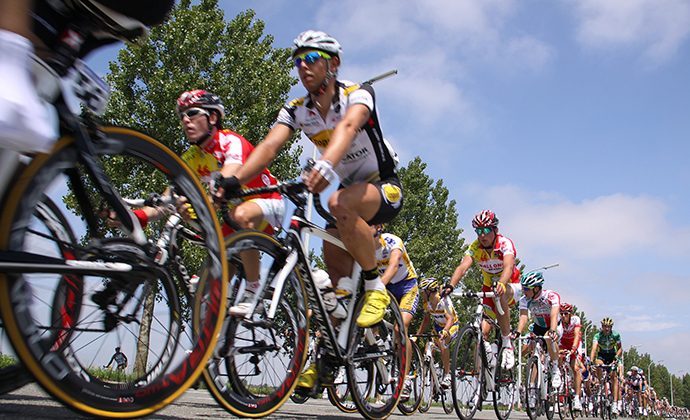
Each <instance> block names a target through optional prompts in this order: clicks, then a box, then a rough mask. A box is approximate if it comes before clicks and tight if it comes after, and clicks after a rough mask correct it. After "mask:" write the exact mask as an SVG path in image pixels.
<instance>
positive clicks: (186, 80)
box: [104, 0, 301, 179]
mask: <svg viewBox="0 0 690 420" xmlns="http://www.w3.org/2000/svg"><path fill="white" fill-rule="evenodd" d="M263 31H264V23H263V22H262V21H261V20H258V19H255V13H254V12H253V11H252V10H248V11H246V12H243V13H240V14H239V15H237V16H236V17H235V18H234V19H233V20H232V21H230V22H226V21H225V18H224V12H223V11H222V10H221V9H220V8H219V7H218V1H217V0H201V2H200V3H199V4H198V5H194V6H192V5H191V0H182V1H181V2H180V4H179V5H177V6H176V7H175V9H173V11H172V12H171V14H170V16H169V18H168V20H167V22H165V23H164V24H162V25H159V26H156V27H154V28H152V29H151V32H150V33H149V36H148V37H147V38H146V39H144V40H142V41H141V42H139V43H138V44H136V45H128V46H127V47H126V48H124V49H122V50H121V51H120V53H119V54H118V58H117V60H116V61H115V62H111V63H110V73H109V74H108V75H107V76H106V80H107V81H108V83H109V84H110V86H111V88H112V90H113V92H112V95H111V99H110V103H109V105H108V111H107V113H106V115H105V116H104V119H105V120H106V121H107V122H109V123H113V124H120V125H126V126H129V127H133V128H136V129H139V130H142V131H144V132H146V133H148V134H150V135H152V136H153V137H155V138H157V139H159V140H160V141H162V142H163V143H165V144H166V145H168V146H169V147H170V148H171V149H173V150H174V151H175V152H177V153H181V152H182V151H184V150H185V149H186V148H187V147H188V144H187V143H186V142H185V141H184V133H183V131H182V125H181V124H180V121H179V118H178V116H177V115H176V113H175V102H176V101H177V98H178V97H179V96H180V94H181V93H182V92H184V91H187V90H193V89H204V90H208V91H211V92H213V93H215V94H217V95H218V96H219V97H220V98H221V99H222V100H223V104H224V105H225V108H226V117H225V119H224V126H225V127H227V128H230V129H232V130H233V131H235V132H237V133H239V134H240V135H242V136H244V137H245V138H246V139H247V140H249V141H250V142H251V143H252V144H257V143H258V142H259V141H260V140H261V139H263V138H264V137H265V135H266V134H267V133H268V131H269V129H270V127H271V125H272V124H273V122H274V121H275V118H276V116H277V113H278V111H279V110H280V108H281V106H282V105H283V104H284V103H285V101H286V100H287V99H288V96H287V95H288V93H289V91H290V88H291V87H292V86H293V85H295V84H296V83H297V79H295V78H294V77H291V76H290V70H291V68H292V64H291V61H290V59H289V56H290V51H289V49H288V48H273V47H272V46H271V44H272V43H273V37H272V36H270V35H264V33H263ZM294 139H296V137H295V138H293V142H294ZM293 142H291V146H292V144H293ZM300 153H301V147H294V148H292V147H286V148H284V151H283V152H282V153H281V154H280V155H279V156H278V158H277V159H276V162H275V163H274V164H273V166H272V167H271V171H272V172H273V173H274V175H276V176H277V177H278V178H281V179H292V178H294V177H295V176H296V174H297V172H298V169H299V168H298V165H299V159H298V156H299V154H300Z"/></svg>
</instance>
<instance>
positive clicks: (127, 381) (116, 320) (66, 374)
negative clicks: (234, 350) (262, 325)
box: [0, 127, 226, 418]
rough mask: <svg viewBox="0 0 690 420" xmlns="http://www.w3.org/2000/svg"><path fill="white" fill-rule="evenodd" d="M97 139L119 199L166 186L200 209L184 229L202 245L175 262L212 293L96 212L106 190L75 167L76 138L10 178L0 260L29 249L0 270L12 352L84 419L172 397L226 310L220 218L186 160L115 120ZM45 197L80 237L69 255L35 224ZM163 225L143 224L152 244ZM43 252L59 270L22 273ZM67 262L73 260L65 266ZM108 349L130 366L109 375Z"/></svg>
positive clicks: (144, 408)
mask: <svg viewBox="0 0 690 420" xmlns="http://www.w3.org/2000/svg"><path fill="white" fill-rule="evenodd" d="M102 134H104V138H102V139H97V140H95V143H94V145H93V146H94V148H95V149H96V150H97V151H98V153H99V155H100V163H101V164H102V166H103V168H104V169H105V170H106V172H107V173H108V175H109V176H110V177H111V180H112V182H111V184H110V185H111V186H113V188H114V186H117V192H116V194H118V195H122V196H127V197H130V198H139V197H141V198H143V197H146V196H147V195H148V194H149V193H152V192H162V191H163V190H164V189H165V188H166V187H168V186H171V187H173V188H174V189H175V192H176V193H177V194H179V195H181V196H185V197H186V198H187V202H188V204H189V205H190V206H191V208H192V210H193V211H194V212H195V214H196V223H195V225H194V227H192V226H191V225H190V229H192V230H194V231H195V232H196V233H197V234H198V235H199V236H200V237H201V238H203V239H204V245H203V246H198V245H194V244H188V243H185V244H184V248H185V253H184V254H182V255H180V257H181V261H182V260H183V261H185V263H186V264H188V265H187V266H186V267H184V268H185V271H186V272H189V273H190V274H191V273H195V274H198V275H199V277H200V279H201V280H200V285H201V286H203V288H204V289H205V290H208V293H205V294H204V293H196V294H195V295H194V296H193V297H188V296H187V295H185V293H182V292H181V290H184V289H185V288H186V285H185V284H182V283H181V282H183V281H184V280H183V279H181V278H180V277H179V275H178V273H177V272H175V271H174V269H172V268H171V267H170V265H169V264H168V265H160V264H159V263H157V262H156V261H155V255H151V251H152V250H153V248H152V247H151V246H150V245H148V244H145V246H142V245H138V244H136V243H134V242H133V241H131V240H129V239H127V238H125V237H123V235H122V233H121V231H120V230H119V229H116V228H110V227H109V226H108V224H107V219H105V218H100V217H98V213H99V205H100V204H99V203H101V202H103V201H104V198H103V197H104V196H103V194H102V193H101V192H100V190H98V189H96V188H94V187H93V185H94V184H93V182H92V178H91V177H90V176H88V170H86V168H85V166H83V165H82V164H81V163H79V162H78V156H79V154H78V151H77V149H76V146H75V143H74V140H73V139H72V138H70V137H64V138H62V139H60V140H59V141H58V143H57V144H56V146H55V148H54V149H53V151H52V152H51V154H44V155H38V156H37V157H35V158H34V159H33V160H32V161H31V163H29V164H28V166H27V167H26V168H25V169H24V170H23V171H22V172H21V173H19V174H18V176H17V177H16V178H15V179H14V181H13V183H12V187H11V189H10V190H9V191H8V193H7V195H6V196H5V199H4V201H3V207H2V213H1V214H0V225H2V226H6V227H7V229H3V230H2V231H1V232H0V256H3V257H4V258H3V260H4V261H7V260H8V256H9V255H10V254H8V252H29V253H33V256H31V255H29V256H28V257H27V258H26V260H23V261H22V267H19V268H11V269H7V272H3V273H0V310H1V312H2V317H3V321H4V325H5V328H6V330H7V332H8V335H9V337H10V339H11V341H12V344H13V346H14V348H15V351H16V353H17V355H18V356H19V358H20V359H21V360H22V362H23V363H24V364H25V366H26V367H27V369H29V371H30V372H31V373H32V375H33V376H34V377H35V378H36V380H37V381H38V382H39V384H40V385H41V386H42V387H43V388H44V389H45V390H46V391H47V392H48V393H50V394H51V395H52V396H53V397H55V398H56V399H58V400H59V401H61V402H62V403H63V404H65V405H67V406H68V407H70V408H72V409H75V410H77V411H80V412H84V413H87V414H89V415H94V416H100V417H120V418H129V417H141V416H145V415H147V414H150V413H152V412H154V411H156V410H158V409H160V408H162V407H164V406H165V405H167V404H168V403H170V402H171V401H173V400H174V399H175V398H177V397H178V396H179V395H180V394H181V393H182V392H184V390H185V389H186V388H187V387H189V386H190V385H191V384H193V383H194V382H195V380H196V378H197V377H198V376H199V375H200V374H201V372H202V371H203V369H204V367H205V364H206V361H207V360H208V358H209V357H210V355H211V352H212V350H213V347H214V345H215V342H216V339H217V338H216V337H217V335H218V331H219V329H220V326H221V323H222V319H223V315H224V312H223V311H221V310H220V309H221V306H222V303H223V302H224V300H225V293H226V286H225V285H226V275H225V273H226V262H225V259H224V258H221V256H222V255H223V244H222V242H221V239H220V238H221V234H220V225H219V224H218V221H217V220H216V217H215V213H214V210H213V208H212V207H211V204H210V202H209V201H208V199H207V198H206V192H205V190H204V189H203V187H202V186H201V184H200V183H199V181H198V179H197V178H196V176H195V175H194V173H193V172H192V171H191V170H190V169H189V167H188V166H187V165H186V164H185V163H184V162H183V161H182V160H181V159H180V158H179V157H178V156H177V155H175V154H174V153H173V152H172V151H171V150H169V149H167V148H165V147H164V146H162V145H161V144H160V143H158V142H157V141H156V140H154V139H153V138H151V137H149V136H147V135H145V134H142V133H139V132H137V131H134V130H131V129H127V128H121V127H103V128H102ZM44 196H48V197H50V198H51V200H52V202H53V203H55V204H56V205H57V207H58V211H57V212H58V213H60V214H61V215H62V216H64V219H65V220H66V221H68V225H69V227H70V229H71V230H72V231H73V232H74V233H75V235H76V236H77V240H76V245H72V250H73V256H72V257H71V258H65V257H66V255H64V253H63V252H60V250H59V249H56V246H55V240H54V238H52V237H51V235H46V234H45V232H44V231H42V225H43V224H44V223H43V221H42V220H41V217H40V206H39V205H38V203H39V202H40V201H41V199H42V197H44ZM163 224H164V221H163V220H162V221H160V222H154V223H151V224H150V226H149V227H148V228H147V230H146V232H145V233H146V235H147V236H148V237H149V240H150V241H153V243H155V240H156V238H157V236H158V235H159V234H160V232H161V231H162V227H163ZM105 237H108V238H109V239H108V240H107V241H106V240H104V238H105ZM37 254H40V255H37ZM154 254H155V253H154ZM20 255H25V254H20ZM41 257H43V258H44V261H45V258H46V257H53V258H55V260H54V261H56V265H54V266H49V267H46V265H45V264H44V265H41V266H40V268H37V269H36V270H34V272H28V271H27V272H24V273H23V274H22V273H19V271H20V270H21V268H23V266H26V265H29V264H30V263H32V262H34V261H35V262H37V263H38V262H41V261H40V258H41ZM70 259H72V260H76V261H74V262H73V263H70V262H69V261H67V264H65V263H64V262H63V260H70ZM50 261H51V262H52V261H53V260H50ZM203 261H206V264H205V266H204V267H205V268H203V269H201V268H200V267H201V265H202V264H201V263H202V262H203ZM178 263H179V264H181V262H178ZM179 264H178V265H179ZM66 267H67V268H66ZM118 268H121V269H122V270H123V271H121V272H118V271H117V269H118ZM9 270H12V272H9ZM51 270H54V271H53V273H54V274H51V272H50V271H51ZM79 270H81V271H79ZM88 270H93V271H88ZM38 271H41V272H38ZM197 311H198V312H199V313H204V316H203V320H204V321H203V323H202V324H201V325H199V326H198V327H195V326H194V325H192V322H191V319H192V316H191V313H192V312H197ZM115 347H121V351H122V352H123V353H124V354H125V355H128V356H129V358H130V360H129V362H130V366H131V367H129V368H128V369H127V370H125V371H124V372H118V373H117V374H111V373H110V372H108V371H104V370H102V369H99V368H98V366H101V365H104V364H106V363H107V362H108V358H109V357H110V354H112V351H113V349H114V348H115Z"/></svg>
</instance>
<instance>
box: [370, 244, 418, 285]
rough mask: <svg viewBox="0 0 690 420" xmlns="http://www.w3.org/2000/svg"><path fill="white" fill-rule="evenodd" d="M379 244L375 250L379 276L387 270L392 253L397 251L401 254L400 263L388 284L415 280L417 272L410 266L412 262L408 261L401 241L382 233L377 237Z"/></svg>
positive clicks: (408, 258)
mask: <svg viewBox="0 0 690 420" xmlns="http://www.w3.org/2000/svg"><path fill="white" fill-rule="evenodd" d="M379 242H380V243H381V247H380V248H378V249H376V263H377V265H378V267H379V272H380V273H381V275H383V273H385V272H386V270H387V269H388V264H389V262H390V258H391V254H392V253H393V251H394V250H396V249H399V250H400V251H401V252H402V255H401V256H400V262H398V271H396V273H395V275H394V276H393V278H392V279H391V281H390V282H389V283H388V284H395V283H399V282H401V281H403V280H411V279H416V278H417V272H416V271H415V269H414V266H413V265H412V261H410V256H409V255H407V250H405V245H404V244H403V241H402V239H400V238H398V237H397V236H395V235H393V234H390V233H382V234H381V235H380V237H379Z"/></svg>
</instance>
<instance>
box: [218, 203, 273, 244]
mask: <svg viewBox="0 0 690 420" xmlns="http://www.w3.org/2000/svg"><path fill="white" fill-rule="evenodd" d="M245 203H254V204H256V205H257V206H259V208H261V213H262V214H263V220H262V221H261V223H260V224H259V226H257V227H256V230H258V231H261V232H264V233H266V234H267V235H273V234H274V233H275V230H276V229H278V228H280V227H281V226H283V217H284V216H285V201H284V200H283V199H282V198H253V199H251V200H248V201H245ZM242 204H244V203H242ZM242 204H240V206H241V205H242ZM232 233H235V231H234V230H233V229H232V228H231V227H230V226H228V225H227V224H223V237H226V236H228V235H230V234H232Z"/></svg>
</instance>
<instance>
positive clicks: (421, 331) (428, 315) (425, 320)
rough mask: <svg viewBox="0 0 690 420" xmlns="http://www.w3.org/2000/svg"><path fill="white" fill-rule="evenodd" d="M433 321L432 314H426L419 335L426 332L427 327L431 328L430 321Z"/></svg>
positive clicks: (418, 331)
mask: <svg viewBox="0 0 690 420" xmlns="http://www.w3.org/2000/svg"><path fill="white" fill-rule="evenodd" d="M430 320H431V314H429V312H425V313H424V318H423V319H422V323H421V324H420V325H419V330H417V334H422V333H424V331H426V329H427V327H428V326H429V321H430Z"/></svg>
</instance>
